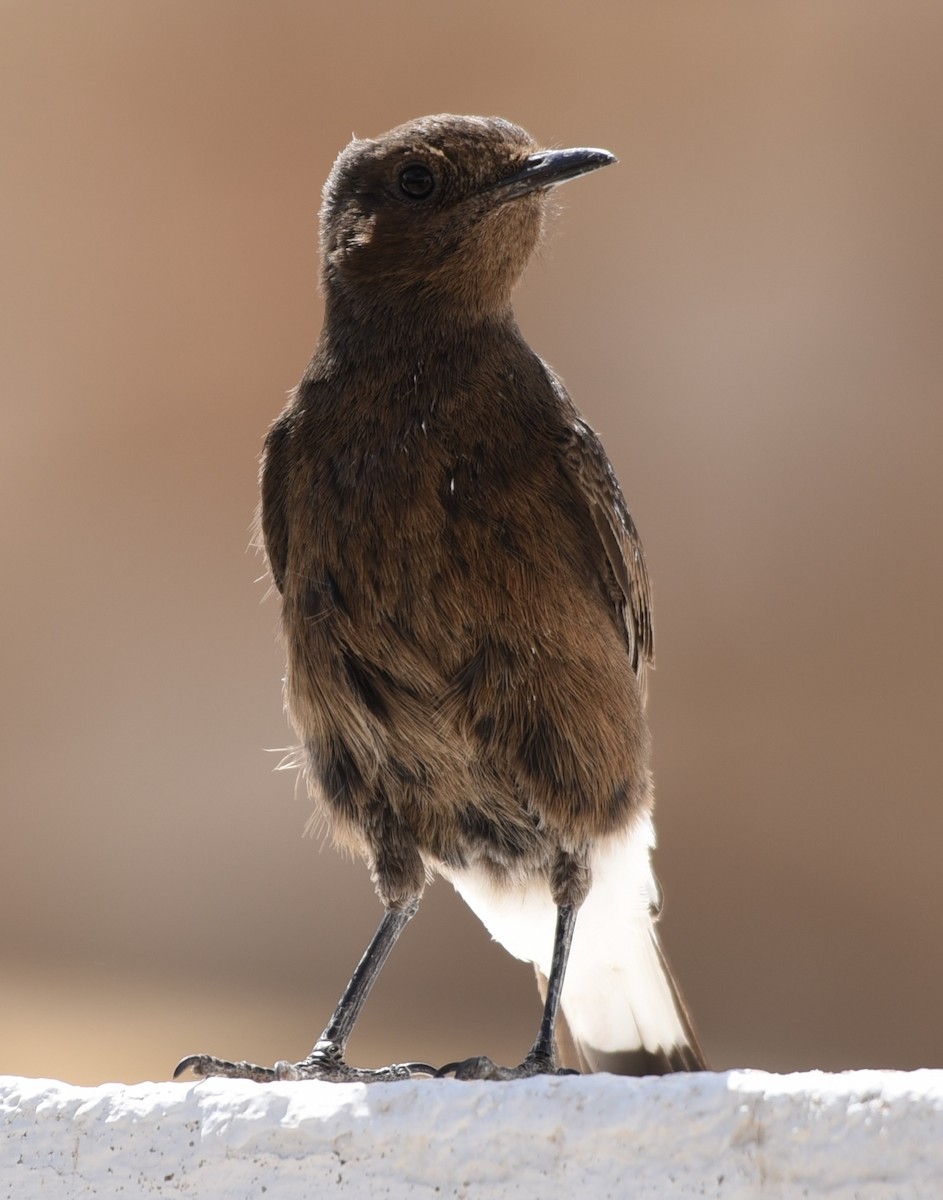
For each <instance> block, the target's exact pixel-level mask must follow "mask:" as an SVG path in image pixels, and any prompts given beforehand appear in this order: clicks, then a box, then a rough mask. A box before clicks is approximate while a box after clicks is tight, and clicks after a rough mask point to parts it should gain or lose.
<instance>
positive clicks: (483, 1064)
mask: <svg viewBox="0 0 943 1200" xmlns="http://www.w3.org/2000/svg"><path fill="white" fill-rule="evenodd" d="M578 911H579V910H578V908H577V907H576V905H575V904H560V905H559V906H558V907H557V927H556V932H555V934H554V939H553V958H552V960H551V964H550V975H549V977H548V980H547V998H546V1000H545V1001H544V1012H543V1017H542V1018H541V1021H540V1029H539V1030H538V1032H537V1040H536V1041H535V1042H534V1045H533V1047H532V1048H531V1050H530V1053H529V1054H528V1055H527V1057H526V1058H525V1059H524V1061H523V1062H522V1063H521V1064H520V1066H518V1067H499V1066H498V1065H497V1064H496V1063H493V1062H492V1061H491V1059H490V1058H488V1057H487V1055H479V1056H478V1057H476V1058H466V1059H465V1060H464V1061H463V1062H453V1063H447V1064H446V1065H445V1066H444V1067H440V1068H439V1070H438V1071H437V1072H436V1074H437V1075H438V1076H444V1075H454V1076H455V1078H456V1079H528V1078H530V1076H532V1075H578V1074H579V1072H578V1071H570V1070H567V1069H565V1068H562V1067H557V1065H556V1058H555V1053H554V1031H555V1029H556V1024H557V1013H558V1012H559V1010H560V996H561V993H562V992H563V979H564V976H565V975H566V964H567V959H568V958H569V956H570V946H571V944H572V942H573V930H574V929H575V927H576V914H577V912H578Z"/></svg>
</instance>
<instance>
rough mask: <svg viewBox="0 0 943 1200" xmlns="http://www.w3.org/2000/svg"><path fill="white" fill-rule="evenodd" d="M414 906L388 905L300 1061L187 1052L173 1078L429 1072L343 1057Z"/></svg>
mask: <svg viewBox="0 0 943 1200" xmlns="http://www.w3.org/2000/svg"><path fill="white" fill-rule="evenodd" d="M418 907H419V900H418V898H417V899H415V900H413V901H411V902H410V903H409V904H408V905H407V906H406V907H405V908H397V909H387V910H386V912H385V913H384V914H383V920H382V921H381V922H380V927H379V929H377V931H376V933H375V934H374V935H373V939H372V940H371V942H370V945H369V946H368V947H367V949H366V952H365V953H364V956H363V958H362V959H361V960H360V962H359V963H358V964H357V969H356V970H355V971H354V973H353V975H352V976H351V980H350V983H348V985H347V987H346V988H345V989H344V994H343V996H341V998H340V1000H339V1001H338V1004H337V1008H336V1009H335V1010H334V1015H333V1016H332V1017H331V1019H330V1021H329V1022H328V1024H327V1027H326V1028H325V1030H324V1032H323V1033H322V1034H321V1036H320V1037H319V1038H318V1040H317V1042H316V1043H315V1045H314V1048H313V1049H312V1051H311V1053H310V1054H309V1055H308V1057H307V1058H306V1059H304V1061H303V1062H299V1063H289V1062H278V1063H276V1064H275V1066H274V1067H259V1066H256V1065H255V1064H254V1063H249V1062H238V1063H235V1062H229V1061H227V1060H226V1059H223V1058H215V1057H213V1055H210V1054H191V1055H188V1057H187V1058H184V1059H182V1060H181V1062H180V1063H178V1064H177V1069H176V1070H175V1071H174V1079H176V1078H177V1077H178V1076H180V1075H182V1074H183V1072H184V1071H187V1070H190V1071H192V1072H193V1073H194V1075H199V1076H207V1075H225V1076H228V1077H230V1078H234V1079H254V1080H256V1081H257V1082H258V1083H268V1082H271V1081H272V1080H276V1079H322V1080H331V1081H333V1082H347V1081H360V1082H385V1081H389V1080H393V1079H409V1078H411V1077H412V1076H413V1075H432V1074H434V1073H435V1068H434V1067H430V1066H428V1065H427V1064H426V1063H398V1064H396V1065H394V1066H390V1067H381V1068H379V1069H378V1070H367V1069H361V1068H358V1067H349V1066H348V1065H347V1063H346V1062H345V1061H344V1052H345V1051H346V1049H347V1040H348V1038H349V1037H350V1035H351V1032H352V1030H353V1028H354V1025H355V1024H356V1021H357V1018H358V1017H359V1016H360V1011H361V1009H362V1008H363V1006H364V1002H365V1000H366V999H367V996H368V995H369V994H370V989H371V988H372V987H373V985H374V983H375V982H376V979H377V976H378V975H379V974H380V971H381V970H382V968H383V964H384V963H385V962H386V960H387V958H389V955H390V951H391V950H392V949H393V946H394V945H395V944H396V940H397V938H398V937H399V935H400V934H401V933H402V932H403V930H404V929H405V928H406V925H407V924H408V922H409V920H410V918H411V917H413V916H415V913H416V910H417V909H418Z"/></svg>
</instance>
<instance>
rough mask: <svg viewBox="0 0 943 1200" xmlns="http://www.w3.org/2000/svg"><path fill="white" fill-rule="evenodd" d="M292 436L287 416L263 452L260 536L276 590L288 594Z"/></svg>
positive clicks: (276, 426)
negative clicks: (289, 452)
mask: <svg viewBox="0 0 943 1200" xmlns="http://www.w3.org/2000/svg"><path fill="white" fill-rule="evenodd" d="M290 435H291V423H290V421H289V419H288V417H287V416H286V415H285V414H284V413H283V414H282V416H280V417H279V418H278V420H277V421H276V422H275V424H274V425H273V426H272V428H271V429H270V430H269V432H268V436H267V437H266V439H265V449H264V450H263V452H262V470H261V473H260V480H259V482H260V487H261V492H262V503H261V505H260V507H259V516H258V534H257V536H259V535H261V542H262V545H263V547H264V549H265V555H266V557H267V558H268V563H269V568H270V570H271V572H272V578H273V579H274V580H275V586H276V587H277V588H278V590H279V591H280V592H283V591H284V590H285V572H286V570H287V567H288V517H287V514H286V512H285V500H286V491H287V487H288V472H287V464H286V461H285V457H286V451H287V449H288V443H289V438H290Z"/></svg>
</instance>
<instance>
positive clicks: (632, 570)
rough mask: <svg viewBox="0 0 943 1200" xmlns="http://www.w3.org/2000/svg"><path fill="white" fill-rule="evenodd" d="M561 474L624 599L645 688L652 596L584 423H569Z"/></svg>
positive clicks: (616, 491)
mask: <svg viewBox="0 0 943 1200" xmlns="http://www.w3.org/2000/svg"><path fill="white" fill-rule="evenodd" d="M563 460H564V466H565V469H566V471H567V473H568V475H569V477H570V479H571V480H572V482H573V483H574V484H575V486H576V489H577V491H578V492H579V493H580V495H581V496H582V497H583V499H584V500H585V502H586V504H587V506H588V508H589V511H590V513H591V515H592V518H593V523H594V525H595V526H596V532H597V533H598V534H599V540H600V542H602V545H603V548H604V550H605V551H606V557H607V558H608V560H609V565H610V567H611V568H612V574H613V576H614V577H615V581H616V584H617V585H618V588H619V590H620V591H621V593H622V596H623V597H624V599H623V602H622V604H621V608H622V617H623V619H624V621H625V627H626V633H627V636H628V643H629V653H630V655H631V658H632V666H633V668H634V670H635V672H636V674H637V675H638V676H639V679H640V680H641V681H642V682H643V683H644V675H645V668H646V667H647V666H654V663H655V650H654V641H653V636H652V591H651V583H650V582H649V578H648V569H647V568H646V566H645V556H644V554H643V553H642V541H641V538H640V537H639V534H638V530H637V529H636V528H635V522H634V521H633V520H632V517H631V515H630V514H629V509H628V506H627V505H626V502H625V497H624V496H623V495H622V489H621V488H620V487H619V481H618V480H617V479H616V476H615V472H614V471H613V469H612V465H611V464H610V462H609V459H608V458H607V457H606V452H605V450H604V449H603V446H602V442H601V441H600V440H599V438H598V436H597V435H596V433H595V432H594V430H592V429H591V428H590V427H589V426H588V425H587V424H586V422H585V421H583V420H582V419H581V418H580V417H574V418H573V419H572V421H571V422H570V428H569V432H568V437H567V439H566V442H565V444H564V448H563Z"/></svg>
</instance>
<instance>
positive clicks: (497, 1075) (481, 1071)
mask: <svg viewBox="0 0 943 1200" xmlns="http://www.w3.org/2000/svg"><path fill="white" fill-rule="evenodd" d="M447 1075H452V1076H454V1078H455V1079H531V1078H533V1076H534V1075H579V1071H571V1070H570V1069H569V1068H568V1067H558V1066H556V1064H555V1063H554V1061H553V1059H552V1058H550V1057H548V1056H547V1055H543V1054H535V1053H534V1052H533V1051H531V1053H530V1054H528V1055H527V1057H526V1058H525V1059H524V1061H523V1062H522V1063H521V1064H520V1066H518V1067H499V1066H498V1064H497V1063H495V1062H492V1061H491V1059H490V1058H488V1056H487V1055H486V1054H479V1055H477V1056H476V1057H475V1058H466V1059H463V1060H462V1061H461V1062H451V1063H446V1064H445V1066H444V1067H440V1068H439V1069H438V1071H436V1078H437V1079H444V1078H445V1076H447Z"/></svg>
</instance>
